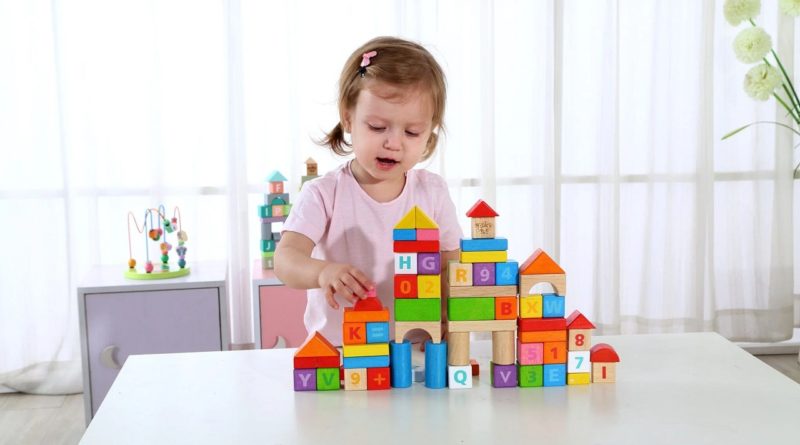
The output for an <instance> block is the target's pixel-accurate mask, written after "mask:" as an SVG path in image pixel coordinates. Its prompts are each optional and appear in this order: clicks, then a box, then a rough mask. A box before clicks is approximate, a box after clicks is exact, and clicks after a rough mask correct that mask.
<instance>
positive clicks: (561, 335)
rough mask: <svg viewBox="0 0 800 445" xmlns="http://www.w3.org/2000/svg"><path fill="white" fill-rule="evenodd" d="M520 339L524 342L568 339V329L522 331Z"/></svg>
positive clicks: (564, 340)
mask: <svg viewBox="0 0 800 445" xmlns="http://www.w3.org/2000/svg"><path fill="white" fill-rule="evenodd" d="M519 339H520V340H521V341H522V342H523V343H545V342H562V341H563V342H564V344H566V341H567V331H566V330H563V331H527V332H524V331H523V332H520V333H519Z"/></svg>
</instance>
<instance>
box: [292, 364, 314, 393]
mask: <svg viewBox="0 0 800 445" xmlns="http://www.w3.org/2000/svg"><path fill="white" fill-rule="evenodd" d="M294 390H295V391H316V390H317V370H316V369H295V370H294Z"/></svg>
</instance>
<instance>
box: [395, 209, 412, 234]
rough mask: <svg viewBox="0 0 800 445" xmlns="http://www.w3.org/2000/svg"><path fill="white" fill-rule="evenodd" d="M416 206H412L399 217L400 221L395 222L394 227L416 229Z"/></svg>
mask: <svg viewBox="0 0 800 445" xmlns="http://www.w3.org/2000/svg"><path fill="white" fill-rule="evenodd" d="M416 214H417V212H416V207H414V208H412V209H411V210H409V211H408V213H406V215H405V216H404V217H402V218H401V219H400V221H398V222H397V224H395V226H394V228H395V229H411V230H416V229H417V218H416Z"/></svg>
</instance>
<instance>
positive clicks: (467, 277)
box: [447, 200, 518, 388]
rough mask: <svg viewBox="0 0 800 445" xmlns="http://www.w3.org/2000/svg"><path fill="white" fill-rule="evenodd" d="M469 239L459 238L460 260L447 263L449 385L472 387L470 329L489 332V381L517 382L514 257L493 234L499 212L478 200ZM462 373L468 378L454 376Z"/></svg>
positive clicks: (499, 384) (471, 215) (505, 242)
mask: <svg viewBox="0 0 800 445" xmlns="http://www.w3.org/2000/svg"><path fill="white" fill-rule="evenodd" d="M467 216H468V217H469V218H470V219H471V226H472V238H468V239H462V240H461V257H460V261H458V262H455V261H452V262H450V264H449V265H448V272H449V278H448V280H449V281H448V284H449V286H450V287H449V289H450V295H449V298H448V300H447V316H448V323H447V331H448V334H447V342H448V345H449V354H448V360H447V363H448V367H449V374H450V376H451V379H450V387H451V388H469V387H471V386H472V372H471V366H470V359H469V334H470V332H491V333H492V361H491V375H492V385H493V386H495V387H510V386H517V368H516V365H515V354H514V353H515V348H514V346H515V345H514V337H515V330H516V327H517V326H516V324H517V321H516V320H517V312H518V309H517V269H518V263H517V262H516V261H508V252H507V251H508V240H507V239H505V238H497V237H495V218H496V217H497V216H499V215H498V214H497V212H495V211H494V209H492V208H491V207H490V206H489V205H488V204H487V203H486V202H484V201H483V200H478V202H476V203H475V205H474V206H472V208H471V209H469V211H468V212H467ZM464 375H466V376H467V378H457V377H459V376H464Z"/></svg>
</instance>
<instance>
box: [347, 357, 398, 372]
mask: <svg viewBox="0 0 800 445" xmlns="http://www.w3.org/2000/svg"><path fill="white" fill-rule="evenodd" d="M342 366H344V369H359V368H385V367H387V366H389V356H388V355H373V356H366V357H345V358H343V359H342Z"/></svg>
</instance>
